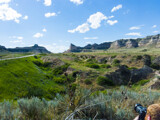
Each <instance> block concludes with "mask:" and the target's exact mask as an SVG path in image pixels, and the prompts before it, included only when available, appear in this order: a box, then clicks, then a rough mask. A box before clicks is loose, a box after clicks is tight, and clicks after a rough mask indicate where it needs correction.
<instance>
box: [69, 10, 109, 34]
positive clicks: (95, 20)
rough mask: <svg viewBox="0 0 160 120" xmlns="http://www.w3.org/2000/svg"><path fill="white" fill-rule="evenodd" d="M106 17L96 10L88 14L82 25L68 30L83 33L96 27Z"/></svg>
mask: <svg viewBox="0 0 160 120" xmlns="http://www.w3.org/2000/svg"><path fill="white" fill-rule="evenodd" d="M107 19H108V18H107V17H106V16H105V15H104V14H103V13H101V12H97V13H95V14H92V15H90V17H89V18H88V19H87V22H85V23H83V24H82V25H79V26H78V27H77V28H76V29H73V30H68V32H70V33H75V32H80V33H85V32H87V31H89V30H90V28H92V29H97V28H99V27H100V26H101V22H102V21H103V20H107Z"/></svg>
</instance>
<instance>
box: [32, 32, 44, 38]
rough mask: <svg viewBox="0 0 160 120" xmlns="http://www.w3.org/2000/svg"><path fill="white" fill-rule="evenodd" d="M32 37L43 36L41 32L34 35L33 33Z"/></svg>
mask: <svg viewBox="0 0 160 120" xmlns="http://www.w3.org/2000/svg"><path fill="white" fill-rule="evenodd" d="M33 37H34V38H41V37H43V34H42V33H36V34H35V35H33Z"/></svg>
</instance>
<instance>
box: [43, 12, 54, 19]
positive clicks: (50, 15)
mask: <svg viewBox="0 0 160 120" xmlns="http://www.w3.org/2000/svg"><path fill="white" fill-rule="evenodd" d="M56 15H57V14H56V13H54V12H53V13H46V14H45V15H44V16H45V17H46V18H49V17H52V16H56Z"/></svg>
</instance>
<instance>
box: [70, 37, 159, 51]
mask: <svg viewBox="0 0 160 120" xmlns="http://www.w3.org/2000/svg"><path fill="white" fill-rule="evenodd" d="M137 47H157V48H160V34H158V35H152V36H147V37H145V38H137V39H120V40H116V41H113V42H105V43H101V44H93V45H91V44H88V45H86V46H85V47H79V46H75V45H73V44H71V46H70V49H69V50H68V51H67V52H85V51H87V52H88V51H92V50H107V49H119V48H137Z"/></svg>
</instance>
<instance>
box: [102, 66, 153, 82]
mask: <svg viewBox="0 0 160 120" xmlns="http://www.w3.org/2000/svg"><path fill="white" fill-rule="evenodd" d="M152 74H153V70H152V69H151V68H150V67H148V66H146V65H145V66H144V67H143V68H141V69H133V70H129V69H128V68H127V67H126V66H120V67H119V69H118V70H116V71H115V72H111V73H109V74H106V75H105V76H106V77H107V78H109V79H110V80H112V81H113V83H114V84H115V85H127V84H128V83H129V82H131V83H132V84H133V83H136V82H138V81H140V80H144V79H147V78H150V77H152Z"/></svg>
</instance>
